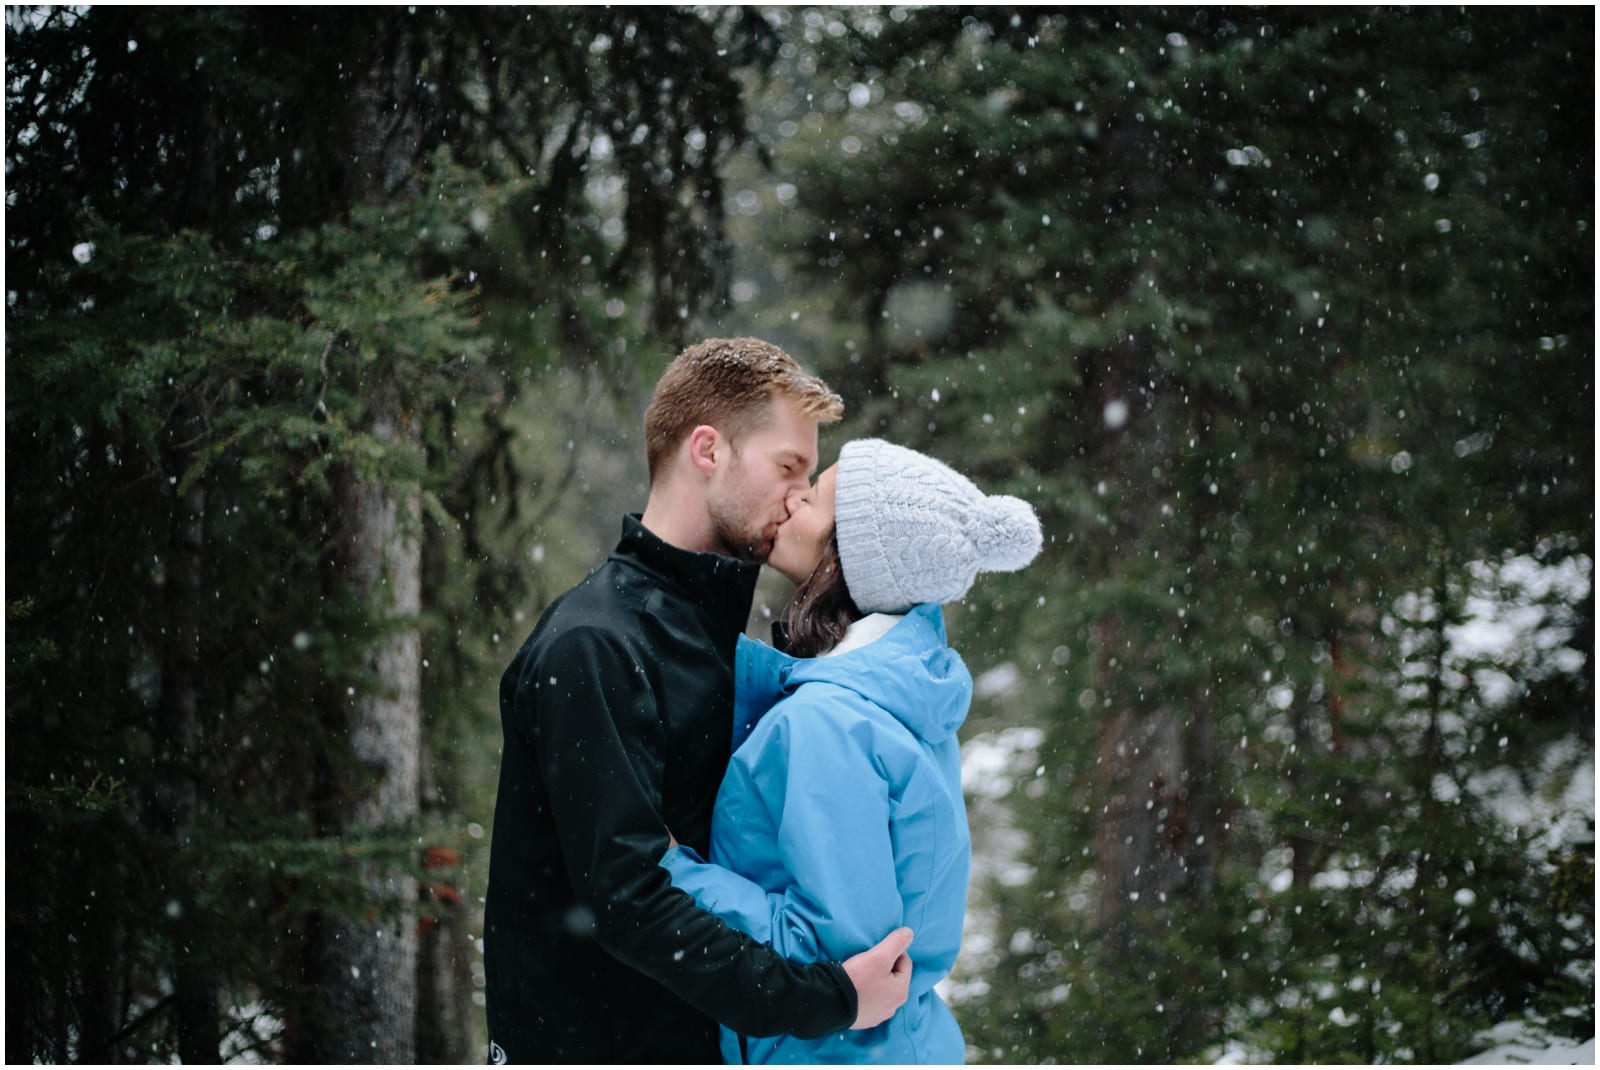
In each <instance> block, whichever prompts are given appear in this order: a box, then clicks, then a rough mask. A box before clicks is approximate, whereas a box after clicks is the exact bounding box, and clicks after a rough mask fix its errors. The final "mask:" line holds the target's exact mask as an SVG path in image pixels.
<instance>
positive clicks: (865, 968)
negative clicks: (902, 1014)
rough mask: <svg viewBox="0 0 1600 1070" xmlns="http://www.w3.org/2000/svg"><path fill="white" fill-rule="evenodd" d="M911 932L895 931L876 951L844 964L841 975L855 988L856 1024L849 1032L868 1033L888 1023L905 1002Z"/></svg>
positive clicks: (847, 960)
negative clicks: (843, 974) (844, 975)
mask: <svg viewBox="0 0 1600 1070" xmlns="http://www.w3.org/2000/svg"><path fill="white" fill-rule="evenodd" d="M910 946H911V930H910V929H906V928H900V929H896V930H895V931H894V932H892V933H890V934H889V935H888V936H886V937H884V938H883V942H882V943H880V944H879V945H878V946H877V947H871V948H868V949H867V950H865V951H863V952H861V954H859V955H852V956H851V957H850V958H847V959H845V960H844V972H845V974H846V975H847V976H848V977H849V978H850V983H851V984H853V985H855V986H856V1021H855V1024H854V1025H852V1026H851V1027H850V1028H851V1029H871V1028H872V1027H873V1026H875V1025H878V1024H880V1023H882V1022H885V1021H888V1019H889V1017H890V1016H891V1015H893V1014H894V1012H895V1011H897V1010H899V1009H900V1005H901V1004H902V1003H904V1002H905V1001H906V992H907V991H908V990H909V989H910V987H911V956H910V955H907V954H906V948H908V947H910Z"/></svg>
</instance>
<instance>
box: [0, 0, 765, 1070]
mask: <svg viewBox="0 0 1600 1070" xmlns="http://www.w3.org/2000/svg"><path fill="white" fill-rule="evenodd" d="M771 47H772V38H771V34H770V31H768V30H767V28H766V24H765V23H764V21H762V20H761V19H759V18H758V17H755V16H753V15H751V14H749V13H746V12H741V11H728V12H722V13H709V12H708V13H695V12H689V11H682V10H667V9H662V10H654V11H650V12H625V11H610V10H608V11H600V10H598V9H550V8H538V9H532V8H527V9H482V10H478V9H471V10H469V9H457V10H422V11H408V10H406V9H382V10H380V9H362V10H356V9H332V8H316V9H292V8H291V9H284V8H273V9H268V8H261V9H161V10H141V11H135V10H133V9H118V8H94V9H88V10H84V9H61V8H56V9H30V8H12V9H8V11H7V79H8V80H7V99H6V112H7V123H6V131H7V146H6V148H7V193H8V203H7V235H6V236H7V254H6V255H7V287H8V292H7V304H6V376H7V384H6V385H7V412H6V441H7V451H6V452H7V462H6V464H7V502H8V507H9V520H8V529H7V540H6V541H7V566H8V570H7V575H8V581H7V591H6V601H7V607H8V636H7V650H6V660H7V754H6V761H7V833H8V835H7V926H6V928H7V953H8V977H7V1008H8V1016H7V1037H6V1051H7V1056H8V1058H9V1059H11V1060H13V1061H30V1060H32V1059H35V1058H45V1059H53V1060H67V1059H88V1060H97V1061H99V1060H105V1061H121V1060H125V1059H126V1060H152V1059H153V1060H167V1059H170V1058H173V1057H179V1058H182V1059H183V1060H184V1061H204V1062H215V1061H218V1059H220V1058H229V1057H233V1056H238V1055H251V1056H253V1057H260V1058H266V1059H280V1058H284V1057H286V1056H287V1057H294V1058H301V1059H320V1058H322V1057H324V1056H325V1054H326V1053H327V1052H331V1051H336V1050H339V1049H338V1047H337V1045H338V1043H339V1041H338V1039H337V1038H335V1037H332V1036H327V1035H322V1034H325V1033H326V1030H327V1028H332V1027H337V1026H339V1025H340V1023H322V1022H321V1021H320V1019H319V1018H318V1013H319V1011H320V1009H321V1008H322V1007H323V1006H324V1005H325V1004H326V1000H325V999H324V998H323V997H324V994H325V993H324V990H322V989H321V988H320V987H319V986H321V985H323V984H324V983H325V980H326V979H324V978H321V977H319V976H318V975H317V974H316V972H315V966H314V963H315V962H316V961H317V954H316V952H317V944H318V941H319V940H321V939H323V938H324V937H325V934H326V933H327V932H328V931H330V930H329V927H328V924H327V922H328V919H330V918H333V917H371V916H372V914H371V912H372V911H374V910H382V911H385V912H393V911H395V910H397V909H399V910H402V911H408V910H410V911H412V912H414V913H418V914H436V915H438V916H439V917H440V918H441V919H445V923H447V924H448V925H451V926H454V928H450V929H448V931H447V932H446V934H445V938H446V940H447V943H446V945H445V952H444V954H445V959H444V960H437V959H435V960H430V967H427V968H433V969H436V970H438V971H440V973H443V972H447V971H448V972H452V973H455V974H457V975H462V974H465V975H467V976H468V977H469V978H470V971H468V970H466V969H465V967H464V966H463V965H462V960H463V957H464V956H467V955H469V954H471V950H470V948H471V945H470V931H469V929H468V928H467V925H468V923H469V921H470V918H468V917H467V916H466V915H465V914H464V913H463V912H462V908H461V907H459V906H451V904H452V903H461V902H475V901H476V899H475V897H472V894H471V893H472V889H470V888H468V887H466V884H467V882H468V881H472V880H476V881H477V882H478V890H479V891H481V881H482V873H481V872H478V873H476V874H474V873H473V872H472V870H471V865H472V859H471V857H470V854H469V848H471V847H472V846H473V841H472V840H471V839H470V837H469V836H468V833H467V828H468V827H469V825H470V824H471V822H472V820H473V819H474V818H477V819H479V820H486V814H487V812H488V811H487V807H486V806H485V805H484V800H483V798H482V795H481V791H482V789H481V783H482V781H483V780H484V779H485V778H486V777H487V776H490V775H492V769H491V770H490V771H489V773H485V771H484V769H483V767H484V766H485V765H488V766H491V767H492V764H493V761H494V755H495V753H496V747H495V746H494V741H495V740H497V737H498V728H497V726H496V724H495V718H494V713H495V707H494V703H493V684H494V681H495V679H496V678H497V676H498V673H499V671H500V669H501V668H502V667H503V664H504V660H505V658H506V656H507V653H508V648H507V647H506V646H504V645H501V644H502V640H512V641H515V640H516V639H520V634H518V635H516V636H515V637H513V636H512V635H511V634H510V633H511V632H512V631H519V632H520V630H522V626H519V625H517V624H516V621H517V620H518V619H520V617H521V616H522V615H526V616H527V619H529V620H530V621H531V617H532V615H536V614H537V611H538V603H536V602H533V601H530V598H534V597H544V598H547V597H548V596H549V595H550V594H551V593H554V592H553V591H552V590H550V588H552V587H554V588H556V589H559V585H560V584H563V583H565V582H567V581H568V580H569V579H570V576H568V574H567V573H568V572H569V571H570V569H571V567H572V566H571V565H570V564H569V563H568V558H569V557H573V556H576V553H575V552H571V553H558V554H554V555H552V556H553V558H554V560H553V561H552V567H554V566H556V565H557V564H559V568H558V569H557V570H556V571H557V575H556V576H555V577H554V578H546V577H544V576H542V575H540V574H539V573H540V569H539V567H538V562H537V560H534V561H532V563H530V557H529V549H530V544H532V543H533V542H534V541H535V540H536V539H538V540H549V541H556V540H559V539H561V538H562V537H563V536H564V535H565V533H566V532H568V531H570V530H573V529H574V528H577V529H578V530H580V531H581V532H582V534H583V541H584V542H585V543H587V542H588V540H589V539H590V533H589V532H588V531H587V530H586V525H588V524H589V523H590V521H589V520H588V518H586V517H585V518H580V519H578V520H576V521H575V520H574V519H573V518H570V517H568V516H565V515H560V514H558V513H555V512H554V510H555V509H556V507H557V505H558V504H559V503H562V502H563V494H564V492H565V491H566V490H567V488H568V485H569V482H570V480H571V475H572V470H573V468H572V464H571V463H570V462H569V461H568V459H567V458H568V455H569V453H570V450H563V449H562V448H561V445H562V442H563V441H564V440H565V439H567V438H571V437H576V438H578V439H580V441H581V439H582V438H583V433H582V429H583V427H584V424H585V421H591V422H592V421H594V420H596V419H599V418H605V417H606V416H607V415H609V413H610V412H611V411H613V410H614V409H615V408H617V407H619V400H618V399H620V406H621V407H627V406H630V405H632V404H634V403H635V402H634V398H635V397H636V396H637V393H638V390H639V387H638V383H637V379H636V378H635V373H634V364H635V362H636V361H638V360H639V359H641V358H642V357H645V356H646V354H647V353H649V351H650V349H651V348H654V349H659V350H665V349H666V348H667V346H668V345H669V344H671V343H670V341H669V342H662V341H661V340H660V338H659V335H655V336H653V335H651V334H650V329H651V325H652V324H653V325H654V326H655V327H657V328H666V329H667V330H669V331H671V332H676V331H680V330H682V328H683V324H684V322H685V319H686V316H687V315H689V314H691V313H693V312H694V311H696V310H697V309H699V308H700V307H702V306H703V305H704V304H706V303H709V302H715V301H716V300H718V299H719V294H720V292H721V290H722V288H723V285H724V284H723V282H722V280H721V279H720V277H719V274H718V273H719V271H720V270H721V269H720V266H719V265H720V264H721V262H722V260H723V258H724V256H725V250H724V249H723V247H722V239H721V237H720V225H721V224H720V219H721V208H722V206H721V194H720V186H719V181H720V179H719V166H720V162H721V161H722V160H723V159H724V158H725V157H726V155H727V154H728V153H729V152H730V151H731V150H732V149H733V148H734V147H735V146H736V145H738V144H740V143H742V142H743V140H744V136H745V135H744V132H743V114H742V105H741V100H740V94H739V82H738V80H737V77H736V76H737V74H738V73H739V72H740V71H741V70H742V69H743V68H745V67H747V66H748V65H751V64H756V65H759V64H760V63H762V62H764V61H765V58H766V57H768V56H770V50H771ZM613 180H614V181H613ZM630 305H631V306H633V309H634V311H632V312H630V311H629V306H630ZM630 343H631V344H632V350H631V351H630V348H629V346H630ZM648 359H649V361H651V362H655V361H659V360H660V357H659V356H657V355H653V354H652V355H650V356H649V358H648ZM569 368H571V369H580V370H581V371H580V373H579V374H580V375H582V376H586V377H587V378H588V380H589V384H590V386H596V385H598V387H599V389H594V390H590V391H589V392H588V394H587V396H586V395H585V394H584V393H582V392H580V393H578V394H577V395H576V396H574V391H573V389H572V388H571V386H570V384H569V382H568V379H569V372H568V371H567V369H569ZM569 401H572V402H575V404H573V405H572V406H571V407H570V408H568V402H569ZM597 414H598V415H597ZM628 415H629V418H630V419H631V416H632V414H631V413H630V414H628ZM391 418H392V419H397V420H398V421H399V423H400V424H402V425H403V430H404V431H405V432H407V433H401V434H395V433H393V431H394V429H393V428H392V427H390V428H387V429H386V428H385V427H384V426H383V421H384V420H385V419H391ZM412 431H414V432H415V433H414V434H412V433H410V432H412ZM558 436H559V437H558ZM552 439H554V441H552ZM639 467H640V469H641V472H642V463H641V464H640V465H639ZM640 482H642V480H641V481H640ZM362 490H367V491H372V492H375V493H377V494H379V495H388V496H390V500H403V499H404V498H405V497H406V496H407V495H409V494H412V493H418V494H420V495H421V499H422V501H423V505H424V509H423V516H422V519H421V525H422V528H421V530H420V531H419V532H417V534H418V535H419V536H420V537H421V538H422V540H423V545H424V552H423V563H422V565H421V569H420V571H421V576H420V577H419V578H420V582H421V584H422V588H423V598H422V610H421V614H420V617H419V618H417V619H410V618H408V617H405V616H399V617H397V616H394V615H392V614H389V613H387V612H384V611H382V610H381V609H375V608H374V604H373V603H369V602H368V601H366V600H364V599H363V598H362V597H360V596H359V595H358V594H357V593H356V592H355V591H354V589H353V588H352V585H351V584H349V583H348V582H347V576H346V575H345V572H344V570H345V569H346V568H347V567H348V566H347V563H346V559H347V550H346V548H345V546H344V543H343V541H342V540H344V539H345V538H347V537H348V532H347V531H346V530H345V529H346V526H347V524H348V523H349V516H348V515H346V514H345V513H344V512H343V509H344V504H343V503H347V502H349V501H350V500H351V495H352V492H353V491H356V492H360V491H362ZM567 504H568V506H569V507H570V501H569V502H568V503H567ZM616 522H617V518H616V517H615V516H609V517H607V518H606V520H605V525H606V527H607V528H608V529H614V526H615V524H616ZM589 556H590V552H589V551H588V549H587V547H586V548H585V552H584V554H583V557H584V558H585V559H587V558H588V557H589ZM391 579H392V580H394V581H395V582H399V580H400V577H389V578H387V579H385V580H384V581H383V583H387V582H388V581H389V580H391ZM383 583H380V585H379V589H380V590H381V589H382V586H383ZM410 631H416V632H417V633H419V635H420V637H421V641H422V661H423V664H422V666H421V672H422V679H423V685H422V686H423V696H422V709H421V719H422V722H423V726H424V730H425V740H426V745H427V750H428V753H427V754H425V755H424V756H423V763H422V766H423V770H422V781H423V783H422V784H420V785H418V789H419V791H420V793H421V797H422V799H423V802H424V809H423V813H422V816H421V817H420V818H419V819H417V820H415V821H409V822H406V823H404V824H402V825H397V826H394V827H382V828H378V829H376V830H374V831H372V832H371V833H362V834H360V835H347V834H345V830H346V829H347V827H348V823H347V821H346V820H345V818H344V817H343V816H342V815H343V814H344V812H345V811H346V810H348V808H349V807H350V806H352V805H354V802H355V801H356V800H359V799H360V798H363V797H365V796H366V795H367V794H368V793H369V792H370V790H371V789H372V788H373V787H374V785H375V780H376V777H377V776H378V775H379V774H376V773H375V772H374V770H373V769H371V768H369V767H368V766H366V765H363V764H360V763H357V762H355V761H353V755H352V753H351V750H350V740H349V739H348V737H347V734H346V728H345V726H346V722H347V718H348V716H349V708H350V707H351V706H352V705H353V704H354V702H355V701H356V700H355V698H354V696H357V695H363V696H364V695H369V694H380V695H381V694H386V693H388V692H390V691H392V690H393V687H394V681H390V680H385V679H379V678H376V677H374V676H373V675H372V673H371V672H370V670H369V666H370V664H371V662H370V659H369V657H368V652H369V650H371V649H372V648H373V646H374V645H375V644H377V643H379V642H381V641H382V640H384V639H385V637H388V636H392V635H395V634H401V633H406V632H410ZM502 633H503V634H502ZM419 846H428V847H437V848H439V849H438V850H434V851H431V852H429V853H428V854H427V856H426V858H424V857H423V856H422V853H421V852H419V850H418V848H419ZM463 859H465V861H464V862H463V861H461V860H463ZM368 862H379V863H381V865H382V866H383V867H393V866H399V867H401V868H402V869H405V870H409V871H411V872H413V873H415V874H416V875H417V876H418V877H419V878H421V879H423V880H424V881H425V883H426V884H427V885H428V886H429V888H430V889H431V890H430V891H429V892H428V893H427V894H428V896H429V897H430V899H429V901H428V902H426V903H419V904H417V905H416V907H415V908H414V909H413V908H409V907H407V906H406V905H405V904H398V905H397V904H395V903H392V902H390V903H387V904H382V905H378V904H374V903H373V902H372V901H371V896H370V893H369V891H367V890H366V889H365V888H364V887H363V883H362V879H361V874H362V872H363V871H366V870H369V869H370V867H368V866H367V865H366V863H368ZM425 862H426V864H427V865H428V866H431V867H433V868H431V869H425ZM405 923H406V924H411V923H412V922H410V921H406V922H405ZM430 980H432V981H435V982H437V981H438V978H437V977H434V978H430ZM434 988H435V989H436V990H439V991H443V989H441V988H440V987H439V986H438V985H437V984H436V985H434ZM469 996H470V991H468V990H466V989H461V988H456V989H454V990H451V991H449V992H447V993H445V994H442V995H439V996H437V997H436V998H439V999H452V1000H456V1001H460V1003H461V1007H460V1008H457V1009H456V1010H457V1011H458V1013H451V1014H448V1015H446V1014H443V1013H441V1012H440V1010H439V1009H438V1008H431V1009H430V1008H427V1007H423V1008H421V1012H422V1013H423V1014H424V1015H428V1014H433V1015H434V1016H435V1017H437V1018H439V1019H441V1020H442V1019H444V1018H450V1019H451V1020H452V1021H456V1022H458V1023H459V1022H460V1021H464V1020H466V1019H467V1018H468V1017H469V1015H470V1010H469V1006H468V1003H467V1001H468V998H469ZM423 1025H424V1023H419V1044H421V1043H422V1041H421V1037H422V1035H423V1033H425V1032H427V1030H426V1029H424V1028H423ZM455 1030H456V1033H457V1034H458V1035H456V1036H453V1037H439V1036H434V1037H433V1039H432V1040H431V1041H429V1043H430V1044H431V1045H432V1046H430V1047H426V1048H422V1047H419V1054H421V1055H423V1056H425V1057H426V1056H430V1055H431V1057H434V1058H450V1059H456V1058H465V1057H469V1056H470V1057H471V1058H476V1057H477V1054H476V1053H475V1051H472V1050H470V1049H469V1048H468V1047H467V1045H468V1043H469V1042H471V1041H472V1040H473V1038H472V1037H471V1036H469V1035H466V1034H463V1033H462V1031H461V1028H460V1026H459V1024H458V1025H457V1026H456V1027H455ZM436 1032H437V1031H436V1030H435V1033H436Z"/></svg>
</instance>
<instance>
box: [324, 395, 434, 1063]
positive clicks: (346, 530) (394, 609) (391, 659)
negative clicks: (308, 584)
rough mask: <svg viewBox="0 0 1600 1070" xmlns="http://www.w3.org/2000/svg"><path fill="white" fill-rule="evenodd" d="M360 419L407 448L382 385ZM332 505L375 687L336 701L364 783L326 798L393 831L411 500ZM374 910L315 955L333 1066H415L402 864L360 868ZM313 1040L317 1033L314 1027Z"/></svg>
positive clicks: (409, 928) (404, 773)
mask: <svg viewBox="0 0 1600 1070" xmlns="http://www.w3.org/2000/svg"><path fill="white" fill-rule="evenodd" d="M369 412H370V414H371V430H372V433H373V435H374V437H376V438H378V439H379V440H380V441H382V442H385V443H399V442H401V441H409V442H415V441H416V438H417V434H416V427H415V424H414V423H413V422H412V420H411V418H410V414H409V413H407V412H405V411H404V410H403V409H402V408H401V405H400V399H399V394H398V391H397V390H396V389H395V387H394V385H393V384H392V383H385V384H383V385H382V386H380V387H379V388H378V390H377V391H376V392H375V396H374V397H373V399H372V401H371V404H370V408H369ZM335 498H336V501H335V509H336V511H337V515H338V517H339V518H340V521H341V524H342V531H341V538H340V540H339V558H338V565H339V569H340V571H341V573H342V575H343V577H344V579H345V582H346V583H348V585H349V587H350V589H351V590H352V591H353V592H354V593H355V594H356V595H357V596H358V597H359V598H360V599H361V600H362V601H363V602H365V604H366V605H368V606H369V607H370V612H371V614H372V616H373V618H374V619H375V620H377V621H380V622H383V624H384V625H385V626H384V627H383V628H382V632H381V635H380V636H379V638H378V639H377V641H376V642H375V644H374V645H373V646H372V648H371V649H370V651H369V652H368V655H367V663H366V666H365V668H366V670H367V671H368V673H369V674H370V676H371V678H372V679H373V680H374V681H376V683H377V689H376V690H375V691H373V692H370V693H357V694H355V695H353V696H351V697H350V698H349V699H348V702H347V703H346V709H345V715H346V717H347V718H348V720H347V731H348V737H349V743H350V753H351V756H352V758H353V759H354V760H355V762H356V765H357V768H358V770H359V772H360V773H361V774H362V776H363V780H362V782H359V783H355V784H349V785H346V790H345V791H343V792H340V793H339V794H338V796H336V798H337V799H338V800H340V801H338V802H336V804H335V805H336V806H337V807H338V809H339V813H338V814H337V815H336V816H335V819H334V822H333V823H334V825H335V826H336V827H337V829H338V831H339V832H340V834H341V838H344V839H346V840H359V839H362V838H365V837H368V836H372V835H375V834H378V833H380V832H383V831H394V830H397V829H398V828H400V827H401V826H404V825H406V824H408V823H410V822H412V821H413V820H414V819H415V818H416V817H417V814H418V809H419V801H420V800H419V775H418V757H419V754H420V752H421V747H422V715H421V686H420V685H421V659H420V637H419V635H418V632H417V626H416V618H417V614H418V611H419V609H420V608H421V606H420V591H421V586H420V569H421V553H420V549H419V546H420V544H419V535H420V530H421V511H422V510H421V504H422V500H421V494H420V491H419V490H418V488H416V487H415V486H401V487H393V486H386V485H384V484H382V483H380V482H377V481H369V480H366V479H362V478H359V477H357V476H356V475H355V474H354V473H353V472H350V471H348V470H346V471H344V472H343V473H341V475H340V477H339V478H338V480H337V485H336V491H335ZM356 865H357V872H358V875H359V879H360V883H361V885H362V887H363V889H364V890H365V891H366V893H367V894H368V895H369V896H370V897H371V899H372V902H373V908H372V909H370V910H368V911H367V912H366V913H365V914H363V915H362V916H360V917H337V916H325V917H323V918H322V919H321V925H320V929H321V931H320V934H319V936H320V939H319V941H318V946H317V947H316V948H315V949H314V957H315V958H316V960H317V968H316V972H317V974H318V975H319V976H320V979H321V981H322V983H323V985H324V986H325V987H324V990H323V993H324V996H325V1004H326V1005H325V1007H324V1008H323V1010H324V1011H325V1016H319V1017H322V1021H323V1024H324V1025H325V1026H326V1028H327V1031H328V1035H326V1036H320V1037H307V1038H305V1041H306V1043H307V1044H309V1046H310V1047H311V1048H312V1049H314V1050H315V1051H316V1052H317V1054H318V1055H319V1056H321V1057H322V1058H324V1059H327V1060H331V1061H339V1062H380V1063H410V1062H412V1061H414V1054H415V1029H416V1025H415V1023H416V1009H417V925H416V916H415V904H416V900H417V883H416V880H415V879H414V878H413V877H412V876H411V875H410V872H409V871H408V870H407V868H406V867H404V866H401V865H395V864H388V865H386V864H384V863H381V862H373V861H358V862H357V863H356ZM319 1032H321V1030H319Z"/></svg>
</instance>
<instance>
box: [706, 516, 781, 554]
mask: <svg viewBox="0 0 1600 1070" xmlns="http://www.w3.org/2000/svg"><path fill="white" fill-rule="evenodd" d="M711 532H712V534H713V535H714V536H715V537H716V540H717V543H718V544H719V545H720V546H721V548H722V553H723V554H724V555H725V556H727V557H731V558H734V559H735V560H738V561H748V562H750V563H751V564H753V565H764V564H766V561H767V558H768V557H770V556H771V555H772V543H773V539H774V536H773V535H768V534H766V529H765V528H764V527H752V526H751V525H750V522H749V521H748V520H746V519H744V518H742V517H733V516H729V515H728V514H727V513H725V512H723V511H721V510H720V509H717V508H713V509H712V510H711Z"/></svg>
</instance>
